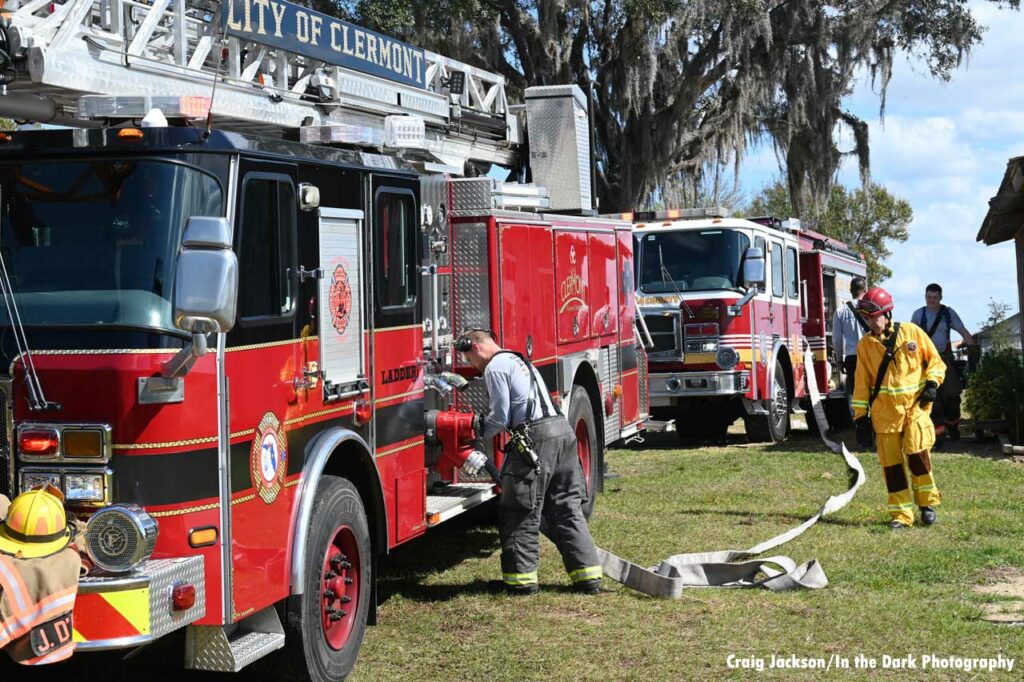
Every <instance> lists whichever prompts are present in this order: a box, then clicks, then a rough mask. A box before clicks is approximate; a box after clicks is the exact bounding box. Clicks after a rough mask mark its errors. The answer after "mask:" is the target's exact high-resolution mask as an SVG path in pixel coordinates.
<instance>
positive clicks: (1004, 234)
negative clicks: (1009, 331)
mask: <svg viewBox="0 0 1024 682" xmlns="http://www.w3.org/2000/svg"><path fill="white" fill-rule="evenodd" d="M1011 239H1012V240H1013V242H1014V244H1015V245H1016V248H1017V268H1016V271H1017V298H1018V307H1017V309H1018V310H1024V156H1018V157H1015V158H1012V159H1010V160H1009V161H1008V162H1007V164H1006V174H1005V175H1004V176H1003V182H1002V183H1001V184H1000V185H999V191H998V192H997V193H996V195H995V196H994V197H992V198H991V199H989V200H988V213H987V214H985V220H984V221H983V222H982V223H981V229H980V230H979V231H978V241H979V242H985V243H986V244H988V245H992V244H1001V243H1003V242H1008V241H1010V240H1011ZM1016 317H1017V322H1016V326H1017V330H1018V334H1017V339H1018V343H1019V344H1021V345H1024V328H1022V327H1021V324H1020V315H1019V314H1018V315H1017V316H1016ZM1010 319H1013V318H1010ZM1021 345H1018V346H1017V347H1018V348H1020V347H1021Z"/></svg>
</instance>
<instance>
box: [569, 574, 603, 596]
mask: <svg viewBox="0 0 1024 682" xmlns="http://www.w3.org/2000/svg"><path fill="white" fill-rule="evenodd" d="M572 589H573V590H575V591H576V592H580V593H582V594H600V592H601V579H600V578H594V579H593V580H581V581H580V582H578V583H576V584H575V585H573V586H572Z"/></svg>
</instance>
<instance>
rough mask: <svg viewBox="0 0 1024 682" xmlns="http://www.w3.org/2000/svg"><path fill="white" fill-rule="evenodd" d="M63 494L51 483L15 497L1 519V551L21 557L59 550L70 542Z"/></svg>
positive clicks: (26, 557) (43, 555) (36, 555)
mask: <svg viewBox="0 0 1024 682" xmlns="http://www.w3.org/2000/svg"><path fill="white" fill-rule="evenodd" d="M71 536H72V529H71V527H70V526H68V520H67V515H66V514H65V512H64V495H63V494H61V492H60V490H58V489H57V488H54V487H53V486H52V485H48V486H46V487H45V488H43V487H42V486H40V487H37V488H33V489H32V490H28V491H26V492H23V493H22V494H20V495H18V496H17V497H15V498H14V501H12V502H11V506H10V508H9V509H8V510H7V518H6V519H4V522H3V523H0V552H2V553H4V554H8V555H11V556H15V557H19V558H22V559H36V558H39V557H45V556H50V555H51V554H56V553H57V552H59V551H60V550H62V549H64V548H65V547H67V545H68V543H69V542H71Z"/></svg>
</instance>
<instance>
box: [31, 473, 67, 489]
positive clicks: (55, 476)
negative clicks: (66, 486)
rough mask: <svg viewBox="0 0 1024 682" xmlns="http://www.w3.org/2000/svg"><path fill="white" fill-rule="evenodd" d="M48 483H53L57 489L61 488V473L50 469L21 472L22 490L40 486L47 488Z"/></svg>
mask: <svg viewBox="0 0 1024 682" xmlns="http://www.w3.org/2000/svg"><path fill="white" fill-rule="evenodd" d="M48 485H52V486H53V487H54V488H56V489H57V490H60V489H61V485H60V474H59V473H51V472H48V471H23V472H21V492H25V491H26V490H32V488H38V487H43V488H46V486H48Z"/></svg>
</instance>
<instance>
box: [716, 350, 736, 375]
mask: <svg viewBox="0 0 1024 682" xmlns="http://www.w3.org/2000/svg"><path fill="white" fill-rule="evenodd" d="M739 361H740V355H739V353H737V352H736V350H735V349H733V348H730V347H729V346H722V347H721V348H719V349H718V352H717V353H715V363H716V364H717V365H718V366H719V367H721V368H722V369H725V370H730V369H732V368H734V367H735V366H736V365H737V364H739Z"/></svg>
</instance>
